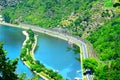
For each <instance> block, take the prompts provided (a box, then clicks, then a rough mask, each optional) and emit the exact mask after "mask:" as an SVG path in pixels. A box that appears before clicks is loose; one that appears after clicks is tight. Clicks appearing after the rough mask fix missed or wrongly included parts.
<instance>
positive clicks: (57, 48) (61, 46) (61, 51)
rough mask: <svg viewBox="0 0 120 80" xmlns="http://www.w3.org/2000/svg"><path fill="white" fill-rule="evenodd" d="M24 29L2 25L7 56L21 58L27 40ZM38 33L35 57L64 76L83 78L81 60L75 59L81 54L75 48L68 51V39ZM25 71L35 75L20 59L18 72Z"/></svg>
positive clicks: (1, 34)
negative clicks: (21, 51)
mask: <svg viewBox="0 0 120 80" xmlns="http://www.w3.org/2000/svg"><path fill="white" fill-rule="evenodd" d="M22 30H23V29H19V28H13V27H8V26H3V25H0V41H4V42H5V45H4V49H5V50H7V51H8V54H7V57H9V58H10V59H15V58H17V57H18V58H19V55H20V49H21V47H22V43H23V41H24V40H25V36H24V35H23V34H22ZM36 34H37V35H38V44H37V45H38V48H37V50H36V51H35V58H36V59H37V60H39V61H40V62H41V63H43V64H44V65H45V66H46V67H47V68H51V69H53V70H56V71H58V72H59V74H61V75H62V76H63V77H64V78H68V79H70V80H73V79H74V78H75V77H80V78H82V73H81V72H80V71H81V65H80V62H79V61H77V60H76V59H75V57H78V56H80V55H79V54H77V55H76V54H74V51H73V49H72V50H71V51H67V48H68V47H71V45H69V44H68V42H67V41H65V40H62V39H58V38H54V37H51V36H48V35H45V34H41V33H36ZM71 48H72V47H71ZM23 72H26V74H27V77H32V76H34V74H33V73H32V72H31V71H30V70H29V69H28V68H27V67H26V66H25V65H24V64H23V63H22V62H21V60H19V62H18V65H17V69H16V73H18V74H21V73H23Z"/></svg>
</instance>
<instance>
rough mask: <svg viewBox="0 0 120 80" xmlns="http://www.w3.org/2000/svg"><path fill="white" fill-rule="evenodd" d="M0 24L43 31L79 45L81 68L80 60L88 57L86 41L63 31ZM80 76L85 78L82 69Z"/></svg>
mask: <svg viewBox="0 0 120 80" xmlns="http://www.w3.org/2000/svg"><path fill="white" fill-rule="evenodd" d="M0 24H2V25H7V26H12V27H17V28H23V29H32V30H33V31H36V32H40V33H44V34H47V35H50V36H53V37H57V38H60V39H63V40H66V41H68V42H72V43H74V44H76V45H77V46H79V47H80V61H81V67H82V70H83V65H82V60H83V59H85V58H88V52H87V47H86V43H85V42H83V41H82V40H80V39H78V38H75V37H73V36H69V35H66V34H63V33H59V32H56V31H52V30H48V29H44V28H40V27H36V26H30V25H14V24H9V23H0ZM82 78H83V79H84V78H85V76H83V71H82Z"/></svg>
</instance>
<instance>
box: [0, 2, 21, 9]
mask: <svg viewBox="0 0 120 80" xmlns="http://www.w3.org/2000/svg"><path fill="white" fill-rule="evenodd" d="M22 1H23V0H0V10H3V9H5V8H6V7H13V6H15V5H16V4H19V3H21V2H22Z"/></svg>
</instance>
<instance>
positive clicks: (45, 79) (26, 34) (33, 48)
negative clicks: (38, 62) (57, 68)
mask: <svg viewBox="0 0 120 80" xmlns="http://www.w3.org/2000/svg"><path fill="white" fill-rule="evenodd" d="M23 34H24V35H25V36H26V39H25V41H24V42H23V47H24V46H25V45H26V41H27V40H29V35H28V33H27V32H26V31H23ZM34 38H35V42H34V44H33V46H32V50H31V52H30V55H31V57H32V58H33V59H34V50H35V47H36V44H37V35H35V36H34ZM27 53H28V51H27ZM34 60H35V59H34ZM23 63H24V64H25V65H26V66H27V67H28V68H29V69H30V65H28V64H27V62H26V61H23ZM33 72H34V73H35V74H37V75H39V76H40V77H41V78H43V79H44V80H48V79H47V78H46V77H44V76H43V75H41V74H40V73H37V72H36V71H33Z"/></svg>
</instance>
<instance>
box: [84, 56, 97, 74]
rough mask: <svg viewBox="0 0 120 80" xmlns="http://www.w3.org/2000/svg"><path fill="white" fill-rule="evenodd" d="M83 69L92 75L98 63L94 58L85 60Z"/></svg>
mask: <svg viewBox="0 0 120 80" xmlns="http://www.w3.org/2000/svg"><path fill="white" fill-rule="evenodd" d="M83 66H84V68H85V69H90V70H91V71H92V73H94V72H95V71H96V69H97V67H98V62H97V60H96V59H95V58H87V59H85V60H84V61H83Z"/></svg>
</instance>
